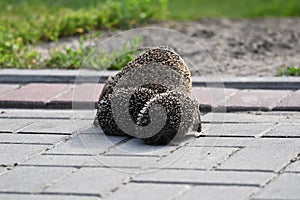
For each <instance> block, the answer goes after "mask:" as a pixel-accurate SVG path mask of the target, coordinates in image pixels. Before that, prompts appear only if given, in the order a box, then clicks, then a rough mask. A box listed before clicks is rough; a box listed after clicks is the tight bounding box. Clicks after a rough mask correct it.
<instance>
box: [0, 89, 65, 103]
mask: <svg viewBox="0 0 300 200" xmlns="http://www.w3.org/2000/svg"><path fill="white" fill-rule="evenodd" d="M69 89H70V85H68V84H28V85H25V86H23V87H21V88H20V89H18V90H14V91H13V92H10V93H8V94H7V95H4V96H2V97H0V105H1V106H2V107H10V106H13V105H16V106H17V105H19V106H20V107H22V106H23V107H24V106H28V107H30V106H31V107H42V106H45V105H46V104H47V102H49V101H50V100H51V99H53V98H54V97H56V96H57V95H60V94H61V93H63V92H66V91H67V90H69Z"/></svg>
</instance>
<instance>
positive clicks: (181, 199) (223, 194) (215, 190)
mask: <svg viewBox="0 0 300 200" xmlns="http://www.w3.org/2000/svg"><path fill="white" fill-rule="evenodd" d="M256 190H257V188H253V187H240V186H195V187H193V188H191V189H190V190H188V191H187V192H185V193H183V194H182V195H180V196H178V197H177V198H175V200H198V199H217V200H228V199H230V200H241V199H247V198H248V197H249V196H250V194H251V193H252V192H254V191H256Z"/></svg>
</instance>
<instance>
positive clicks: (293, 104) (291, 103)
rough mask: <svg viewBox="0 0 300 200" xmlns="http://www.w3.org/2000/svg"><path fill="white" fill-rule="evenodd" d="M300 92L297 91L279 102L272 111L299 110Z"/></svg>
mask: <svg viewBox="0 0 300 200" xmlns="http://www.w3.org/2000/svg"><path fill="white" fill-rule="evenodd" d="M299 99H300V90H297V91H296V92H294V93H293V94H292V95H290V96H288V97H286V98H284V99H283V100H282V101H281V102H279V103H278V104H277V105H276V106H275V108H274V110H300V100H299Z"/></svg>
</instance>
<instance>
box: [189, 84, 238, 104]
mask: <svg viewBox="0 0 300 200" xmlns="http://www.w3.org/2000/svg"><path fill="white" fill-rule="evenodd" d="M237 91H238V90H236V89H228V88H227V89H225V88H212V87H194V88H193V91H192V97H193V98H195V99H197V100H198V101H199V102H200V104H202V105H206V106H212V107H218V106H224V103H225V102H226V100H227V99H228V98H229V97H231V96H233V95H234V94H236V93H237Z"/></svg>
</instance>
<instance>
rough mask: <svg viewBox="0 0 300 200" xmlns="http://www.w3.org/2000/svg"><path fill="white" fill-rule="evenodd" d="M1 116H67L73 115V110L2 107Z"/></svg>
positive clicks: (34, 117)
mask: <svg viewBox="0 0 300 200" xmlns="http://www.w3.org/2000/svg"><path fill="white" fill-rule="evenodd" d="M0 112H1V114H0V117H3V118H4V117H6V118H27V119H28V118H31V119H37V118H56V119H57V118H66V119H69V118H71V117H73V111H72V110H54V109H53V110H45V109H43V110H41V109H0Z"/></svg>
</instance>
